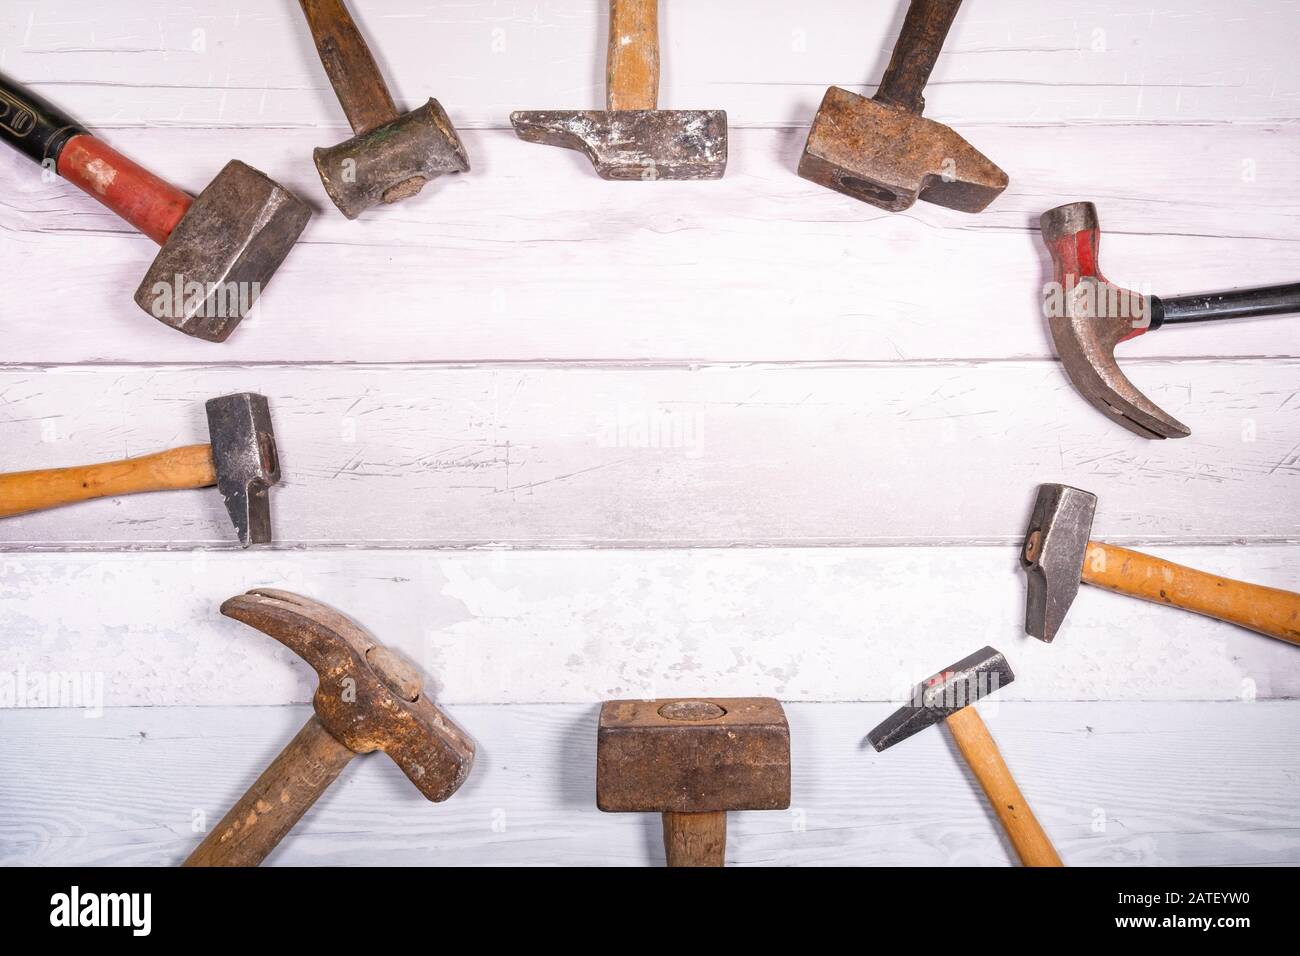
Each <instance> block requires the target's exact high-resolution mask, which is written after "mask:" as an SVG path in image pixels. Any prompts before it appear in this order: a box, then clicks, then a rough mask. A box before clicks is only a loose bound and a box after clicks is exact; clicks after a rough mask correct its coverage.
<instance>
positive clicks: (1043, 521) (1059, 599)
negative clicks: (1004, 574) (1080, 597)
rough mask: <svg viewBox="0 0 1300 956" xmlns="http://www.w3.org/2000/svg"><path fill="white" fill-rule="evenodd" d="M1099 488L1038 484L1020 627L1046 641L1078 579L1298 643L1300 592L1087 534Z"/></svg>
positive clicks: (1025, 549)
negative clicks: (1189, 565)
mask: <svg viewBox="0 0 1300 956" xmlns="http://www.w3.org/2000/svg"><path fill="white" fill-rule="evenodd" d="M1096 511H1097V496H1096V495H1094V494H1092V493H1091V492H1088V491H1083V490H1081V489H1079V488H1071V487H1070V486H1069V485H1039V486H1038V497H1037V498H1036V499H1035V501H1034V511H1033V514H1032V515H1031V516H1030V518H1029V528H1028V530H1026V532H1025V541H1024V545H1023V546H1022V548H1021V552H1020V563H1021V564H1022V565H1023V566H1024V569H1025V572H1026V574H1027V575H1028V578H1029V588H1028V596H1027V600H1026V601H1025V631H1026V632H1027V633H1029V634H1031V635H1033V636H1034V637H1036V638H1038V639H1039V640H1040V641H1045V642H1048V643H1050V642H1051V641H1052V639H1053V638H1054V637H1056V633H1057V631H1059V630H1060V628H1061V623H1062V621H1064V620H1065V615H1066V612H1067V611H1069V610H1070V605H1071V604H1073V603H1074V597H1075V595H1076V594H1078V593H1079V584H1080V582H1082V583H1084V584H1092V585H1095V586H1096V587H1101V588H1106V589H1107V590H1108V591H1116V592H1118V593H1120V594H1127V595H1128V596H1129V597H1135V598H1141V599H1142V600H1143V601H1153V602H1155V603H1156V604H1167V605H1169V606H1170V607H1179V608H1182V609H1183V610H1185V611H1193V612H1195V613H1197V614H1204V615H1205V616H1206V617H1212V618H1215V619H1216V620H1219V621H1226V622H1228V623H1229V624H1237V625H1240V626H1241V627H1245V628H1249V629H1250V630H1252V631H1258V632H1259V633H1260V634H1266V635H1268V636H1269V637H1276V638H1277V639H1278V640H1282V641H1288V642H1289V643H1291V644H1300V594H1296V593H1295V592H1293V591H1284V590H1282V589H1280V588H1270V587H1265V586H1264V585H1262V584H1247V583H1246V582H1244V581H1234V580H1233V579H1231V578H1221V577H1219V576H1218V575H1215V574H1207V573H1206V572H1204V571H1196V570H1193V569H1192V568H1186V567H1183V566H1182V565H1180V564H1174V563H1173V562H1172V561H1165V560H1163V559H1161V558H1155V557H1152V556H1151V555H1147V554H1142V553H1141V552H1139V551H1130V550H1128V549H1127V548H1117V547H1115V546H1114V545H1109V544H1103V543H1101V542H1099V541H1091V540H1089V536H1090V535H1091V534H1092V519H1093V515H1094V514H1096Z"/></svg>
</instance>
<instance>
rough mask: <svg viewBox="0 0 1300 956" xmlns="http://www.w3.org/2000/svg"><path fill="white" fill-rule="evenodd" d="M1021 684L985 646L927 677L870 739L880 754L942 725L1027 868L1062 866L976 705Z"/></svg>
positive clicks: (1007, 665) (873, 732)
mask: <svg viewBox="0 0 1300 956" xmlns="http://www.w3.org/2000/svg"><path fill="white" fill-rule="evenodd" d="M1015 679H1016V675H1015V674H1014V673H1013V672H1012V670H1011V665H1010V664H1008V663H1007V659H1006V658H1005V657H1003V656H1002V654H1001V653H1000V652H998V651H996V650H994V649H993V648H991V647H983V648H980V649H979V650H978V651H976V652H975V653H974V654H972V655H970V656H969V657H964V658H962V659H961V660H959V661H958V662H957V663H956V664H953V665H952V666H951V667H946V668H944V669H943V670H941V671H940V672H939V673H937V674H935V675H933V676H931V677H927V678H926V679H925V680H923V681H921V683H919V684H917V685H916V687H915V688H914V689H913V691H912V696H911V700H910V701H909V703H908V704H907V706H906V707H902V708H900V709H899V710H897V711H895V712H894V713H893V714H891V715H890V716H889V718H888V719H887V720H885V721H884V722H883V723H881V724H880V725H879V726H878V727H876V728H875V729H874V730H872V731H871V733H869V734H867V741H868V742H869V743H870V744H871V746H872V747H874V748H875V749H876V751H877V752H879V751H882V750H886V749H888V748H890V747H892V746H894V744H896V743H899V742H900V741H903V740H906V739H907V738H908V737H911V736H912V735H913V734H916V733H919V732H921V731H922V730H924V729H925V728H927V727H930V726H932V725H934V724H937V723H938V722H939V721H941V720H942V721H943V722H944V724H945V725H947V727H948V730H949V731H950V732H951V733H952V739H953V740H954V741H955V742H956V744H957V749H958V750H959V751H961V755H962V757H964V758H965V759H966V763H967V764H969V766H970V769H971V772H972V773H974V774H975V779H976V780H978V781H979V784H980V787H981V788H982V789H983V790H984V794H985V796H987V797H988V799H989V803H990V804H991V805H992V806H993V812H994V813H996V814H997V815H998V820H1000V821H1001V823H1002V827H1003V829H1005V830H1006V833H1007V837H1008V838H1009V839H1010V840H1011V845H1012V846H1013V847H1014V848H1015V851H1016V855H1017V856H1019V857H1020V862H1021V863H1023V864H1024V865H1025V866H1060V865H1061V858H1060V856H1058V855H1057V853H1056V848H1055V847H1054V846H1052V841H1051V840H1050V839H1048V836H1047V833H1046V832H1044V830H1043V828H1042V825H1041V824H1039V822H1038V819H1037V818H1036V817H1035V816H1034V813H1033V811H1032V810H1030V809H1029V804H1028V803H1027V802H1026V800H1025V795H1024V794H1023V793H1021V792H1020V787H1019V786H1018V785H1017V784H1016V780H1015V778H1014V777H1013V776H1011V771H1010V770H1009V769H1007V763H1006V761H1005V760H1003V759H1002V754H1001V752H1000V751H999V750H998V745H997V744H996V743H995V742H994V740H993V736H992V734H990V733H989V729H988V727H986V726H985V724H984V721H983V720H982V719H981V718H980V715H979V713H978V712H977V711H976V710H975V708H974V707H973V706H971V705H973V704H974V703H975V702H976V701H977V700H979V699H980V698H981V697H986V696H988V695H989V694H992V693H994V692H995V691H996V690H997V689H998V688H1000V687H1005V686H1006V685H1007V684H1010V683H1011V682H1012V681H1013V680H1015Z"/></svg>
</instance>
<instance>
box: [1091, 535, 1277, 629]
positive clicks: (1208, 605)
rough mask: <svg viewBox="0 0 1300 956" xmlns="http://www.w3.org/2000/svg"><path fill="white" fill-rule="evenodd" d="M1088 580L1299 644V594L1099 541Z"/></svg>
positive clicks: (1130, 594) (1092, 553) (1092, 552)
mask: <svg viewBox="0 0 1300 956" xmlns="http://www.w3.org/2000/svg"><path fill="white" fill-rule="evenodd" d="M1083 580H1084V582H1085V583H1087V584H1095V585H1097V586H1098V587H1103V588H1107V589H1108V590H1111V591H1117V592H1118V593H1120V594H1125V595H1129V596H1131V597H1136V598H1140V599H1142V600H1144V601H1153V602H1155V603H1157V604H1168V605H1170V606H1171V607H1176V608H1182V609H1184V610H1187V611H1192V612H1195V613H1197V614H1205V615H1207V616H1209V617H1212V618H1215V619H1217V620H1220V621H1228V622H1230V623H1232V624H1237V625H1239V626H1241V627H1246V628H1250V630H1252V631H1258V632H1259V633H1260V634H1265V635H1267V636H1269V637H1276V638H1278V639H1279V640H1283V641H1288V642H1290V643H1292V644H1300V594H1298V593H1296V592H1295V591H1284V590H1281V589H1279V588H1268V587H1264V586H1262V585H1259V584H1254V583H1251V582H1246V581H1237V580H1234V579H1232V578H1225V577H1223V576H1221V575H1217V574H1209V573H1207V572H1205V571H1201V570H1198V569H1196V568H1188V567H1184V566H1182V565H1180V564H1174V563H1172V562H1169V561H1164V560H1161V559H1160V558H1155V557H1152V556H1151V555H1148V554H1142V553H1141V552H1138V551H1130V550H1128V549H1127V548H1116V547H1111V546H1110V545H1105V544H1098V543H1096V542H1089V543H1088V552H1087V554H1086V555H1085V556H1084V559H1083Z"/></svg>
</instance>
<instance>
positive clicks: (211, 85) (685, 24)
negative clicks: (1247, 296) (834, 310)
mask: <svg viewBox="0 0 1300 956" xmlns="http://www.w3.org/2000/svg"><path fill="white" fill-rule="evenodd" d="M357 6H358V7H364V9H355V10H353V14H354V15H355V16H356V17H357V19H358V21H359V22H360V23H361V26H362V29H363V30H365V31H366V32H367V33H368V34H370V35H371V36H374V37H380V36H382V38H383V42H382V43H377V44H376V47H377V49H376V50H375V53H376V55H377V56H378V57H379V59H380V61H381V66H382V67H383V69H384V72H385V74H386V76H387V77H388V78H389V81H390V84H391V85H392V88H393V92H394V94H395V96H396V98H397V100H398V101H399V102H407V103H418V102H422V101H423V100H425V99H426V98H428V97H429V96H436V97H437V98H438V99H439V100H440V101H441V102H442V103H444V104H445V105H447V107H448V109H449V110H450V111H451V114H452V118H453V119H454V120H455V121H456V125H457V127H458V128H460V129H462V130H463V129H465V128H466V127H472V126H484V125H490V126H497V127H503V126H505V125H506V117H507V115H508V114H509V112H510V110H512V109H517V108H519V107H521V106H529V105H532V104H536V105H539V106H542V105H553V106H555V107H571V108H574V109H582V108H588V109H597V108H599V107H600V105H601V103H602V102H603V99H604V72H605V57H604V52H605V29H606V17H607V4H606V0H548V2H546V3H534V2H528V0H507V2H503V0H465V2H460V3H456V4H430V3H414V2H412V0H367V2H366V3H365V4H358V5H357ZM905 11H906V4H905V3H901V2H900V3H895V4H890V5H885V4H879V3H862V2H860V0H818V2H816V3H798V4H792V3H789V2H788V0H723V2H718V0H715V2H711V3H691V2H676V0H674V2H668V3H665V4H664V10H663V23H662V25H661V27H662V30H661V32H662V36H663V63H664V69H663V77H664V85H663V89H662V90H661V93H662V98H663V100H664V102H665V103H668V104H671V105H673V106H676V107H678V108H681V109H715V108H716V109H726V110H727V112H728V115H729V116H730V118H731V121H732V123H733V124H734V125H738V126H741V125H772V124H780V125H799V124H801V123H807V122H808V121H809V119H810V118H811V116H812V114H813V112H814V111H815V110H816V108H817V103H818V101H819V100H820V99H821V96H822V93H823V92H824V91H825V89H826V87H827V86H830V85H832V84H837V85H840V86H845V87H848V88H850V89H853V90H854V91H855V92H861V93H866V94H868V95H869V94H871V93H873V92H875V88H876V85H877V84H878V83H879V81H880V77H881V74H882V73H883V72H884V68H885V64H886V63H887V62H888V60H889V54H890V50H891V48H892V47H893V45H894V40H895V38H896V37H897V35H898V33H899V30H900V28H901V25H902V21H903V15H904V13H905ZM1294 32H1295V6H1294V4H1293V3H1291V2H1288V0H1183V2H1180V3H1179V4H1177V5H1176V6H1172V5H1171V6H1170V7H1168V8H1156V9H1140V10H1135V9H1134V8H1133V5H1132V4H1131V3H1129V2H1127V0H1096V2H1093V3H1090V4H1088V5H1087V6H1086V7H1079V6H1078V5H1072V4H1068V3H1063V2H1059V0H1054V2H1039V3H1024V2H1022V0H982V2H980V3H979V4H973V3H972V4H967V5H966V6H965V7H964V8H963V9H962V11H961V12H960V13H959V14H958V16H957V20H956V22H955V24H954V25H953V28H952V32H951V33H950V35H949V37H948V41H947V43H946V44H945V46H944V52H943V56H941V57H940V58H939V63H938V65H937V67H936V68H935V71H934V74H933V75H932V77H931V79H930V83H929V86H928V87H927V92H926V100H927V109H926V113H927V115H928V116H930V117H931V118H933V119H936V120H938V121H939V122H942V123H949V124H951V123H953V122H954V121H956V120H959V119H960V120H961V121H962V122H963V123H967V124H969V123H973V122H997V121H1006V120H1011V121H1024V120H1030V121H1033V122H1038V123H1057V122H1083V123H1089V122H1095V121H1096V120H1097V119H1098V118H1104V119H1113V120H1120V121H1124V122H1174V123H1203V122H1225V123H1226V122H1243V121H1250V120H1260V119H1263V120H1273V119H1294V118H1297V117H1298V116H1300V98H1298V97H1297V96H1296V95H1295V94H1296V91H1297V89H1300V64H1297V62H1296V57H1295V55H1294V47H1293V45H1292V43H1291V39H1292V37H1293V35H1294ZM0 37H3V38H4V40H3V44H4V45H3V47H2V48H0V49H2V50H3V54H4V63H5V69H6V72H8V73H10V74H12V75H13V76H14V77H15V78H17V79H19V80H22V81H24V82H29V83H32V84H34V85H35V86H36V87H37V89H38V91H39V92H41V93H44V94H52V93H55V92H58V93H59V94H60V95H61V96H63V97H64V98H65V99H67V101H68V102H67V104H66V105H67V106H68V107H69V108H70V109H74V110H75V114H76V115H77V116H78V117H79V118H80V119H81V120H82V121H84V122H87V123H91V124H95V125H100V126H103V125H105V124H109V123H113V124H117V125H126V124H139V123H143V122H149V123H167V124H172V125H178V124H179V125H234V126H248V125H267V126H289V125H302V124H306V125H327V124H335V123H337V121H338V105H337V103H335V102H334V97H333V94H332V93H331V92H330V90H329V86H328V84H327V83H326V81H325V78H324V77H323V76H322V75H321V73H320V67H319V64H318V63H317V62H316V54H315V50H314V49H313V48H312V43H311V39H310V37H308V36H307V35H306V31H304V30H303V29H302V24H301V15H300V14H299V12H298V10H297V9H296V7H295V5H294V4H292V3H286V2H282V0H240V3H239V4H238V6H232V7H230V8H229V9H227V8H224V7H222V8H215V9H208V8H206V7H197V6H194V5H190V4H177V3H174V2H171V0H132V2H130V3H129V4H124V3H122V2H118V3H114V4H112V5H111V8H110V6H109V5H106V4H103V3H96V2H94V0H8V2H6V3H5V4H4V5H3V8H2V9H0ZM724 37H725V38H726V42H718V41H717V40H716V39H715V38H724ZM338 138H339V137H337V136H336V137H335V139H336V140H337V139H338ZM471 151H472V150H471ZM474 155H475V158H476V161H477V158H478V153H474ZM479 168H482V167H481V166H480V167H479ZM1008 172H1011V171H1010V170H1008ZM730 175H731V173H730V171H729V172H728V176H730ZM1012 180H1013V181H1014V180H1015V174H1014V173H1012Z"/></svg>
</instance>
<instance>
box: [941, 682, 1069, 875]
mask: <svg viewBox="0 0 1300 956" xmlns="http://www.w3.org/2000/svg"><path fill="white" fill-rule="evenodd" d="M946 723H947V724H948V729H949V730H950V731H952V737H953V740H955V741H957V749H958V750H960V751H961V755H962V756H963V757H965V758H966V762H967V763H968V764H970V768H971V770H972V771H973V772H974V774H975V779H977V780H978V781H979V782H980V786H981V787H983V788H984V793H985V795H986V796H987V797H988V798H989V803H991V804H992V805H993V811H994V812H995V813H996V814H997V815H998V819H999V820H1001V821H1002V827H1003V829H1005V830H1006V831H1007V836H1008V837H1010V839H1011V845H1012V846H1013V847H1015V849H1016V853H1017V854H1018V855H1019V857H1020V862H1021V863H1023V864H1024V865H1025V866H1061V865H1062V863H1061V858H1060V857H1059V856H1058V855H1057V853H1056V848H1055V847H1054V846H1052V841H1051V840H1050V839H1048V837H1047V834H1046V833H1045V832H1044V831H1043V828H1042V826H1041V825H1040V824H1039V822H1038V819H1037V818H1036V817H1035V816H1034V813H1033V811H1032V810H1030V809H1029V804H1028V803H1026V802H1025V795H1024V794H1023V793H1021V792H1020V788H1019V787H1018V786H1016V779H1015V777H1013V776H1011V771H1010V770H1008V769H1007V764H1006V761H1005V760H1003V759H1002V754H1001V753H1000V752H999V751H998V745H997V744H996V743H994V742H993V737H992V735H990V734H989V729H988V728H987V727H985V726H984V721H983V720H981V719H980V715H979V713H978V712H977V711H976V710H975V708H974V707H963V708H962V709H961V710H959V711H957V712H956V713H955V714H952V715H950V716H949V717H948V719H947V721H946Z"/></svg>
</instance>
